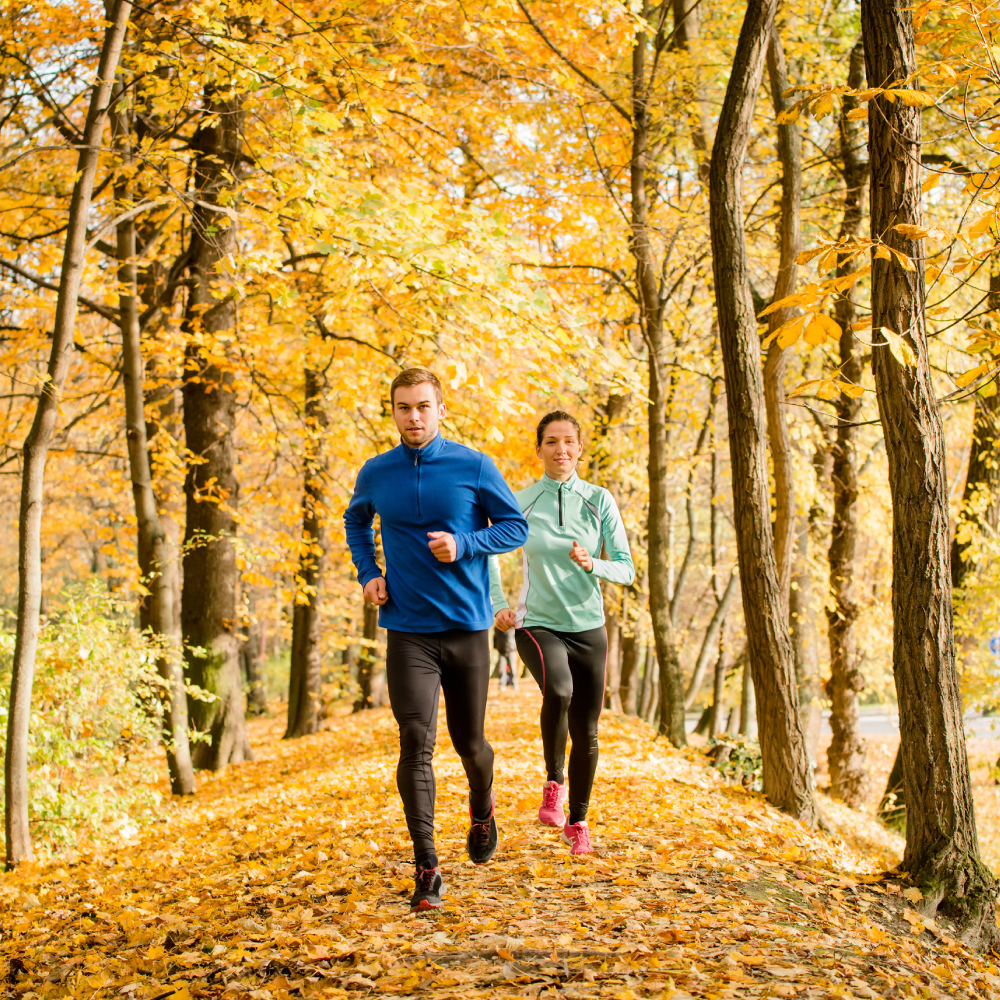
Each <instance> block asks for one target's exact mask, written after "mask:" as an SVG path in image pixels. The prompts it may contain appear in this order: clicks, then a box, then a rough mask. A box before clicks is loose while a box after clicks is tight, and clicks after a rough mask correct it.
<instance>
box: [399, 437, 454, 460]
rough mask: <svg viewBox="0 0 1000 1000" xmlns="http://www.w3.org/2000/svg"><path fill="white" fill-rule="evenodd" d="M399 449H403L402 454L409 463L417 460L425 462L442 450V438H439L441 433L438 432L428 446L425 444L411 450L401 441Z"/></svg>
mask: <svg viewBox="0 0 1000 1000" xmlns="http://www.w3.org/2000/svg"><path fill="white" fill-rule="evenodd" d="M399 447H400V448H402V449H403V454H404V455H405V456H406V458H408V459H409V460H410V461H411V462H415V461H417V459H418V458H419V459H420V461H426V460H427V459H430V458H434V457H435V456H436V455H439V454H440V453H441V449H442V448H444V438H443V437H442V436H441V432H440V431H438V435H437V437H436V438H434V440H433V441H431V443H430V444H425V445H424V446H423V448H411V447H410V446H409V445H408V444H407V443H406V442H405V441H403V440H400V442H399Z"/></svg>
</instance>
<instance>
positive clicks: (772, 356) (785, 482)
mask: <svg viewBox="0 0 1000 1000" xmlns="http://www.w3.org/2000/svg"><path fill="white" fill-rule="evenodd" d="M767 75H768V80H769V82H770V85H771V100H772V103H773V105H774V113H775V115H776V116H777V115H779V114H780V113H781V112H782V111H784V110H785V109H786V107H787V106H788V105H789V104H790V103H791V98H787V97H785V96H784V94H785V91H786V90H787V89H788V68H787V66H786V64H785V52H784V49H783V48H782V45H781V36H780V35H779V34H778V29H777V26H775V25H774V24H772V26H771V32H770V41H769V43H768V46H767ZM776 131H777V140H778V141H777V146H778V162H779V163H780V164H781V217H780V219H781V222H780V233H779V261H778V276H777V278H776V280H775V282H774V296H773V299H772V301H774V302H777V301H778V300H779V299H783V298H785V297H787V296H789V295H792V294H794V292H795V280H796V275H797V273H798V264H797V262H796V257H797V256H798V253H799V250H800V249H801V243H802V238H801V232H800V230H801V224H800V215H801V212H800V208H801V203H802V139H801V137H800V136H799V129H798V126H797V125H795V124H794V123H793V122H789V123H788V124H785V125H777V126H776ZM794 312H795V310H794V309H792V308H789V307H785V308H782V309H778V310H776V311H775V312H773V313H771V314H770V315H769V316H768V332H769V333H774V332H775V331H776V330H777V329H778V327H780V326H781V325H782V324H783V323H784V322H786V321H787V320H789V319H791V318H792V316H793V315H794ZM785 369H786V359H785V349H784V347H782V346H781V345H780V344H779V343H778V339H777V338H775V339H774V340H772V341H771V344H770V346H769V347H768V349H767V360H766V361H765V362H764V407H765V411H766V413H767V438H768V443H769V445H770V449H771V462H772V465H773V467H774V529H773V530H774V558H775V562H776V564H777V567H778V586H779V588H780V590H781V593H782V595H783V599H784V600H785V601H786V602H787V601H788V591H789V587H790V585H791V580H792V549H793V548H794V541H795V482H794V480H793V478H792V443H791V438H790V437H789V435H788V421H787V419H786V417H785V411H784V409H783V403H784V401H785Z"/></svg>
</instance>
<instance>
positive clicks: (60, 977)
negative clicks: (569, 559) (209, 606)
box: [0, 686, 992, 1000]
mask: <svg viewBox="0 0 1000 1000" xmlns="http://www.w3.org/2000/svg"><path fill="white" fill-rule="evenodd" d="M538 704H539V696H538V694H537V692H536V691H534V690H532V689H530V688H528V687H527V686H525V687H524V688H522V690H521V692H519V693H517V694H514V695H510V694H505V695H504V696H503V698H496V697H495V695H494V697H493V699H491V703H490V712H489V723H488V725H489V729H490V732H489V735H490V740H491V742H492V743H493V745H494V746H495V748H496V751H497V768H498V772H497V789H498V793H499V794H498V810H499V812H500V815H501V821H502V827H503V839H502V841H501V847H500V851H499V853H498V855H497V858H496V860H495V862H494V863H492V864H490V865H488V866H482V867H473V866H472V865H470V864H468V863H467V861H466V859H465V858H464V850H463V847H464V843H463V842H464V835H465V829H466V826H465V824H466V821H467V813H466V811H465V808H464V806H465V792H466V785H465V778H464V772H463V770H462V767H461V762H460V760H459V759H458V757H457V756H456V755H455V754H454V752H453V751H452V749H451V748H450V747H449V746H447V745H446V743H443V745H442V746H441V747H440V749H439V753H438V754H437V755H436V761H435V763H436V767H437V774H438V810H437V817H438V822H439V824H440V833H439V841H438V849H439V854H440V856H441V863H442V868H443V872H444V877H445V880H446V882H447V885H448V890H449V891H448V894H447V896H446V897H445V900H446V905H445V908H444V910H443V911H441V912H440V913H437V914H434V915H433V916H432V917H412V916H410V915H409V913H408V908H407V905H406V904H407V902H408V898H409V894H410V892H411V891H412V885H413V882H412V877H411V876H412V867H411V859H410V853H409V851H410V848H409V841H408V837H407V835H406V830H405V825H404V820H403V816H402V811H401V809H400V807H399V803H398V799H397V797H396V792H395V789H394V787H393V781H392V771H393V767H394V763H395V753H396V740H395V726H394V723H393V721H392V718H391V715H390V714H389V712H388V711H373V712H367V713H362V714H360V715H354V716H352V715H350V714H348V712H347V710H343V711H341V710H338V714H337V716H336V718H335V719H334V720H333V722H334V725H333V728H332V729H331V730H328V731H324V732H321V733H319V734H317V735H316V736H314V737H309V738H307V739H304V740H299V741H283V740H281V738H280V737H281V732H282V727H281V724H280V723H279V721H278V720H257V721H254V722H252V723H251V725H252V727H253V729H254V732H253V742H254V745H255V746H256V747H258V749H259V754H258V759H257V760H256V761H253V762H249V763H247V764H244V765H241V766H240V767H239V768H233V769H231V770H229V771H226V772H221V773H218V774H208V775H205V776H204V778H203V787H202V789H201V792H200V796H199V799H198V800H196V801H182V802H174V803H171V804H170V806H169V808H167V809H165V810H164V811H163V814H162V816H161V817H160V818H161V819H162V820H163V822H160V823H154V824H151V825H150V826H149V827H148V828H147V829H146V830H145V831H144V833H143V839H142V842H141V843H139V844H137V845H135V846H133V847H128V846H122V847H117V848H116V849H115V850H114V851H109V852H107V853H106V854H105V855H102V856H82V857H81V856H79V855H74V856H71V857H70V858H65V859H63V861H62V864H63V865H64V867H62V868H60V867H57V864H55V863H53V864H46V863H42V864H39V865H35V866H26V867H22V868H20V869H18V870H17V871H15V872H13V873H10V874H9V875H8V876H7V878H6V879H5V881H4V883H3V885H2V886H0V918H2V919H3V922H4V935H3V938H2V939H0V960H3V961H5V962H7V963H10V965H9V967H10V971H11V972H12V974H13V979H12V981H11V987H12V988H13V990H14V991H16V992H17V993H18V994H19V995H20V994H26V993H28V992H29V991H31V992H34V993H36V994H38V995H39V996H42V995H44V994H46V993H49V994H51V992H53V991H54V992H57V994H58V995H59V996H64V995H65V996H86V997H87V998H91V997H92V998H93V1000H113V998H120V997H126V998H130V1000H153V998H155V997H163V998H165V1000H173V998H175V997H180V998H182V1000H192V998H194V1000H207V998H211V997H213V996H217V995H223V994H225V995H226V996H229V995H232V996H233V997H234V1000H241V998H243V1000H292V998H299V997H316V998H322V997H340V996H345V997H349V996H353V995H354V994H355V993H356V994H357V995H359V996H363V995H366V994H368V995H371V996H379V997H382V996H386V997H391V996H413V995H419V996H421V997H426V998H428V1000H455V998H459V997H463V998H465V997H468V998H476V997H483V998H485V997H489V998H491V1000H493V998H497V1000H503V998H509V1000H514V998H523V997H525V996H530V997H544V996H545V995H547V993H551V992H559V993H567V994H571V995H572V994H573V993H579V994H581V995H593V996H595V997H596V996H600V997H605V996H607V997H616V996H620V997H628V996H630V995H631V996H645V995H660V994H663V995H665V996H666V995H670V996H674V997H676V996H679V995H682V994H685V993H686V994H688V995H690V996H702V995H705V992H706V990H709V991H714V992H719V990H720V988H721V984H725V985H726V987H727V989H731V991H733V992H736V993H742V992H747V991H749V992H759V991H760V990H759V987H760V985H761V984H762V983H764V984H765V985H766V990H765V992H766V993H769V994H770V995H773V996H786V995H787V996H790V997H793V996H803V995H811V994H813V993H815V994H817V995H823V996H826V995H829V994H830V991H831V989H839V988H841V987H842V986H843V984H845V983H848V984H850V987H849V991H850V994H851V995H852V996H858V997H867V996H870V995H874V996H882V995H884V994H885V991H886V989H887V988H888V987H887V983H888V982H889V981H890V980H891V982H892V984H893V986H894V987H900V988H903V987H905V989H906V990H907V991H908V992H912V993H914V994H917V993H919V992H920V990H922V989H928V988H930V989H931V991H936V992H940V993H941V994H942V995H956V993H959V992H960V993H961V995H963V996H964V995H969V996H972V995H978V994H977V993H976V991H975V990H973V988H972V983H973V981H974V980H976V979H977V978H980V977H982V976H984V975H992V973H990V972H988V971H987V964H988V963H987V962H986V960H984V959H982V958H981V957H979V956H976V955H972V954H970V953H969V952H967V951H966V950H965V949H964V948H963V947H962V946H961V945H960V944H958V943H956V942H953V941H951V940H948V941H941V940H939V938H938V933H939V932H938V931H937V929H936V928H933V927H931V926H930V925H929V923H928V922H927V921H926V920H924V919H922V918H919V917H917V918H915V917H914V916H913V913H914V912H915V911H913V910H912V909H911V907H913V906H916V905H917V902H918V901H917V900H916V899H914V898H913V897H914V893H913V892H912V890H909V891H908V890H906V889H903V890H902V891H901V887H900V886H898V885H894V884H892V883H890V884H888V885H886V884H885V883H884V881H883V880H882V879H881V876H880V875H879V874H878V873H880V872H881V871H882V870H883V869H884V868H885V867H886V862H887V861H888V862H889V863H890V864H891V863H892V860H893V859H892V858H891V857H888V858H887V857H884V856H881V855H880V856H878V857H875V856H871V857H869V856H866V855H864V854H860V853H858V852H857V851H856V850H855V849H852V848H851V847H850V846H848V844H850V843H852V842H854V841H855V840H856V839H857V834H858V832H859V831H861V833H862V836H863V837H869V838H871V842H873V843H878V844H883V845H886V849H888V844H889V843H890V840H889V838H888V835H887V834H886V833H885V831H884V830H882V829H881V828H879V827H878V826H877V824H876V823H875V821H874V820H873V819H872V818H871V817H870V816H868V815H866V814H863V813H852V812H850V811H849V810H847V809H846V808H845V807H843V806H842V805H841V804H840V803H836V802H829V801H826V802H825V805H824V809H825V810H827V811H828V817H829V819H830V821H831V822H833V823H835V824H836V825H837V828H838V833H837V834H836V835H834V836H832V837H831V836H828V835H824V834H821V833H819V832H817V831H815V830H809V829H806V828H804V827H802V826H801V825H800V824H798V823H795V822H794V821H792V820H790V819H789V818H788V817H787V816H784V815H782V814H781V813H779V812H777V811H776V810H774V809H773V808H772V807H771V806H769V805H767V804H766V803H765V802H764V801H763V800H762V799H761V797H760V796H759V795H755V794H752V793H747V792H744V791H743V790H742V789H740V788H735V787H727V786H725V785H723V784H722V783H721V782H720V781H719V780H718V776H717V775H716V774H715V772H713V771H711V770H709V769H706V764H705V759H704V757H703V756H702V755H701V754H700V753H698V752H691V753H689V754H687V755H685V754H684V753H683V752H680V751H674V750H670V749H668V748H665V747H663V746H662V744H659V743H656V744H654V743H653V742H652V740H651V739H650V733H651V730H650V729H649V728H648V727H647V726H645V725H644V724H643V723H640V722H639V721H638V720H635V719H627V718H623V717H622V716H618V715H613V714H611V713H608V714H606V715H605V716H604V717H603V719H602V723H601V728H602V733H601V737H602V750H603V757H602V763H601V769H600V771H599V772H598V782H597V788H596V790H595V800H594V803H593V804H592V806H591V825H592V828H593V830H594V832H595V840H596V841H598V843H599V846H600V851H601V853H600V854H599V855H597V856H593V857H588V858H585V859H579V860H574V859H571V858H570V857H569V856H568V855H567V854H566V848H565V846H564V845H562V844H561V841H560V840H559V835H558V831H551V832H550V831H547V830H545V829H544V828H540V827H539V826H538V824H537V822H535V821H534V815H533V811H534V810H533V809H532V808H527V809H519V808H517V807H516V805H515V804H514V803H515V802H516V800H517V799H518V798H520V797H522V796H523V797H531V799H532V802H533V804H534V805H535V807H537V798H536V797H537V793H538V787H539V783H540V781H541V780H542V779H543V778H544V771H543V770H542V769H541V763H540V760H541V750H540V746H539V739H538V732H537V725H538V723H537V711H538ZM531 793H534V794H531ZM505 803H506V804H505ZM845 834H848V836H844V835H845ZM251 844H252V845H253V847H251ZM900 921H902V926H901V924H900ZM126 928H127V930H126ZM928 930H930V931H931V933H925V931H928ZM873 944H874V945H877V949H875V948H873ZM15 958H17V959H18V960H19V963H20V964H15V963H14V961H13V960H14V959H15Z"/></svg>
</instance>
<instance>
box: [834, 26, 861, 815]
mask: <svg viewBox="0 0 1000 1000" xmlns="http://www.w3.org/2000/svg"><path fill="white" fill-rule="evenodd" d="M864 60H865V50H864V45H863V44H862V43H861V42H860V41H859V42H858V43H857V44H856V45H855V46H854V48H853V49H852V50H851V60H850V70H849V72H848V77H847V83H848V86H849V87H853V88H856V89H861V88H862V87H864V85H865V66H864ZM857 103H858V102H857V101H856V100H855V99H854V98H852V97H847V96H845V97H844V109H843V110H844V113H843V115H842V116H841V119H840V153H841V172H842V173H843V176H844V187H845V194H844V218H843V221H842V223H841V227H840V235H841V237H845V236H846V237H851V236H857V235H859V234H860V229H861V220H862V215H863V205H864V190H865V185H866V184H867V183H868V158H867V154H866V150H865V147H864V141H865V138H864V130H863V129H862V126H861V123H860V122H854V121H850V120H849V119H848V118H847V112H848V111H851V110H853V109H854V108H855V107H857ZM856 269H857V264H856V263H855V262H854V261H847V262H844V263H842V264H841V265H840V266H839V268H838V269H837V274H838V276H841V277H846V276H847V275H849V274H851V273H853V272H854V271H855V270H856ZM835 315H836V318H837V322H838V324H839V325H840V328H841V331H842V332H841V335H840V363H841V366H842V367H841V371H842V373H843V375H844V377H845V378H846V379H847V380H849V381H851V382H854V383H858V384H860V382H861V375H862V364H861V356H860V352H859V350H858V344H859V341H858V340H857V338H856V337H855V336H854V331H853V328H852V324H853V323H854V321H855V319H856V318H857V308H856V306H855V303H854V299H853V298H852V292H851V291H847V292H846V293H844V294H843V295H841V296H840V298H839V299H838V300H837V303H836V307H835ZM834 405H835V407H836V413H837V431H836V433H837V438H836V441H835V442H834V445H833V474H832V476H831V480H832V483H833V519H832V523H831V530H830V548H829V556H828V558H829V564H830V595H831V597H832V602H831V605H830V607H828V609H827V634H828V637H829V643H830V680H829V681H828V682H827V685H826V694H827V697H828V698H829V699H830V705H831V710H830V728H831V729H832V730H833V739H832V740H831V741H830V748H829V749H828V750H827V760H828V761H829V766H830V786H831V788H830V790H831V794H833V795H835V796H837V797H839V798H841V799H843V801H844V802H846V803H847V804H848V805H849V806H853V807H855V808H857V807H858V806H860V805H861V803H862V801H863V798H864V784H865V749H864V743H863V741H862V739H861V733H860V730H859V727H858V723H859V718H860V714H859V711H858V695H859V694H860V693H861V691H862V689H863V688H864V676H863V674H862V672H861V662H860V659H861V658H860V655H859V653H858V642H857V638H856V635H855V622H856V621H857V617H858V605H857V597H856V594H855V585H854V562H855V550H856V548H857V539H858V513H857V501H858V428H857V427H856V426H854V425H855V424H856V423H857V420H858V417H859V415H860V413H861V400H860V399H854V398H853V397H851V396H848V395H846V394H843V393H842V394H841V395H840V396H839V397H838V399H837V400H836V402H835V404H834Z"/></svg>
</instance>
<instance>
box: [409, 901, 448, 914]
mask: <svg viewBox="0 0 1000 1000" xmlns="http://www.w3.org/2000/svg"><path fill="white" fill-rule="evenodd" d="M442 906H444V901H443V900H442V901H441V902H440V903H431V902H428V901H427V900H426V899H422V900H420V902H419V903H417V905H416V906H411V907H410V913H421V912H424V911H426V910H440V909H441V907H442Z"/></svg>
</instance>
